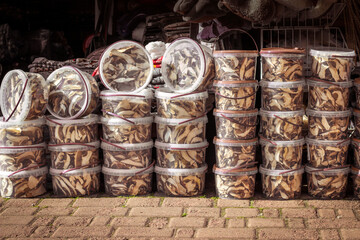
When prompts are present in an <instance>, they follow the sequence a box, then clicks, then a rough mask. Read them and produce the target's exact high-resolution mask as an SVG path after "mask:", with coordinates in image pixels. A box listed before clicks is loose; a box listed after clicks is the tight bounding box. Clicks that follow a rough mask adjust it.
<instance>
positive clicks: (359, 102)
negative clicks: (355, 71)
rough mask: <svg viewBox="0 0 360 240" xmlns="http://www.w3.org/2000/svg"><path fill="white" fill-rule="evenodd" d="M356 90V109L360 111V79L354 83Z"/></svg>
mask: <svg viewBox="0 0 360 240" xmlns="http://www.w3.org/2000/svg"><path fill="white" fill-rule="evenodd" d="M354 90H355V100H356V101H355V108H356V109H360V78H355V81H354Z"/></svg>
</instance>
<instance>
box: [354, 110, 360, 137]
mask: <svg viewBox="0 0 360 240" xmlns="http://www.w3.org/2000/svg"><path fill="white" fill-rule="evenodd" d="M353 115H354V126H355V133H354V135H355V136H356V137H358V138H360V110H359V109H355V108H354V109H353Z"/></svg>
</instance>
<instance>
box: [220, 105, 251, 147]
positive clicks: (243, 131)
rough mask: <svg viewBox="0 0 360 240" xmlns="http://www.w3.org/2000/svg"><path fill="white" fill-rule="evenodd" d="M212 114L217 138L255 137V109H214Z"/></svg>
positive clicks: (239, 138) (242, 138) (244, 138)
mask: <svg viewBox="0 0 360 240" xmlns="http://www.w3.org/2000/svg"><path fill="white" fill-rule="evenodd" d="M213 114H214V116H215V124H216V136H217V137H218V138H222V139H230V140H246V139H253V138H255V137H256V126H257V116H258V110H257V109H254V110H249V111H228V110H218V109H214V111H213Z"/></svg>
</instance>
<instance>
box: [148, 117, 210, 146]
mask: <svg viewBox="0 0 360 240" xmlns="http://www.w3.org/2000/svg"><path fill="white" fill-rule="evenodd" d="M207 122H208V119H207V117H206V116H204V117H200V118H193V119H169V118H161V117H158V116H156V117H155V123H157V124H156V131H157V139H158V141H160V142H164V143H176V144H192V143H200V142H204V141H205V140H206V123H207Z"/></svg>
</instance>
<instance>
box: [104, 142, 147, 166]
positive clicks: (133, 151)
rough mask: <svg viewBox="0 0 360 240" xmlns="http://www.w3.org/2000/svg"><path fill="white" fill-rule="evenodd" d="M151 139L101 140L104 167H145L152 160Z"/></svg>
mask: <svg viewBox="0 0 360 240" xmlns="http://www.w3.org/2000/svg"><path fill="white" fill-rule="evenodd" d="M153 146H154V143H153V141H149V142H145V143H135V144H131V143H123V144H114V143H109V142H105V141H103V142H102V143H101V149H102V150H103V154H104V165H103V166H104V167H107V168H112V169H132V168H145V167H148V166H149V165H150V164H151V162H152V148H153Z"/></svg>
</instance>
